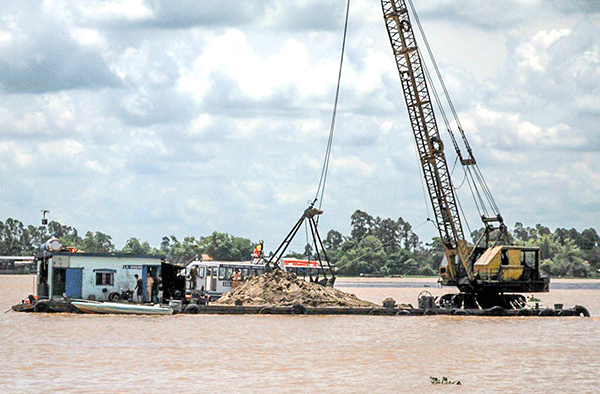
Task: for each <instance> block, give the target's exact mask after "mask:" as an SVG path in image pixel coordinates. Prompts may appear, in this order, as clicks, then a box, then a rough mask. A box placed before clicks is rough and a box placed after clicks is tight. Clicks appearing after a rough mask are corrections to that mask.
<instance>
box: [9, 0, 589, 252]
mask: <svg viewBox="0 0 600 394" xmlns="http://www.w3.org/2000/svg"><path fill="white" fill-rule="evenodd" d="M414 3H415V6H416V8H417V11H418V12H419V16H420V18H421V21H422V23H423V26H424V28H425V31H426V34H427V37H428V39H429V42H430V44H431V46H432V48H433V51H434V54H435V56H436V59H437V62H438V64H439V65H440V67H441V71H442V74H443V75H444V78H445V82H446V84H447V86H448V89H449V91H450V95H451V97H452V98H453V100H454V104H455V106H456V108H457V111H458V112H459V117H460V119H461V122H462V124H463V126H464V128H465V129H466V132H467V135H468V137H469V138H470V142H471V145H472V147H473V150H474V152H475V156H476V157H477V158H478V161H479V165H480V168H481V170H482V171H483V173H484V174H485V176H486V180H487V182H488V185H489V186H490V189H491V190H492V193H493V195H494V196H495V199H496V202H497V204H498V206H499V207H500V211H501V212H502V214H503V216H504V217H505V219H506V222H507V223H508V225H509V227H511V228H512V227H513V226H514V223H515V222H517V221H519V222H522V223H523V224H524V225H526V226H534V225H535V224H536V223H541V224H543V225H546V226H548V227H550V228H551V229H555V228H556V227H567V228H571V227H575V228H577V229H579V230H583V229H585V228H589V227H594V228H596V229H600V154H599V151H600V4H599V2H598V1H597V0H506V1H502V2H499V1H495V0H464V1H459V2H457V1H451V0H427V1H426V0H414ZM345 6H346V1H345V0H336V1H333V0H296V1H282V0H236V1H232V0H218V1H216V0H215V1H212V0H204V1H192V0H162V1H161V0H147V1H142V0H137V1H136V0H123V1H110V0H105V1H52V0H46V1H27V2H21V1H14V2H13V1H11V2H2V3H1V5H0V15H1V19H0V182H1V184H2V187H1V188H0V195H1V198H0V202H1V210H0V212H1V215H0V220H6V218H9V217H11V218H15V219H19V220H21V221H23V222H24V223H25V224H35V225H37V224H39V223H40V218H41V212H40V211H41V210H42V209H48V210H50V213H49V214H48V218H49V219H51V220H56V221H59V222H61V223H62V224H67V225H70V226H73V227H75V228H77V229H78V230H79V231H80V232H83V233H85V232H86V231H89V230H91V231H101V232H104V233H107V234H110V235H112V236H113V240H114V243H115V245H116V246H117V247H118V248H121V247H122V246H123V244H124V243H125V241H126V240H127V239H128V238H129V237H136V238H139V239H141V240H146V241H148V242H150V244H152V245H154V246H158V245H159V244H160V240H161V238H162V236H164V235H175V236H177V237H178V238H182V237H184V236H187V235H193V236H196V237H199V236H203V235H208V234H210V233H212V232H213V231H220V232H228V233H230V234H233V235H236V236H241V237H246V238H250V239H252V240H253V241H258V240H261V239H264V240H265V242H266V248H267V250H269V249H274V248H276V247H277V245H278V244H279V243H280V242H281V240H282V239H283V238H284V237H285V235H286V234H287V232H288V231H289V229H290V228H291V227H292V226H293V224H294V223H295V222H296V220H297V219H298V218H299V217H300V215H301V214H302V212H303V210H304V209H305V208H306V206H307V204H308V201H310V200H312V199H313V198H314V196H315V193H316V188H317V184H318V180H319V174H320V170H321V163H322V160H323V157H324V154H325V148H326V143H327V137H328V133H329V124H330V120H331V113H332V109H333V102H334V97H335V96H334V95H335V86H336V82H337V73H338V65H339V56H340V49H341V43H342V33H343V22H344V13H345ZM348 29H349V30H348V42H347V52H346V58H345V62H344V71H343V76H342V86H341V92H340V100H339V108H338V118H337V122H336V129H335V136H334V141H333V149H332V156H331V167H330V173H329V178H328V181H327V186H326V193H325V198H324V200H323V202H322V204H323V209H324V211H325V213H324V215H323V217H322V219H321V221H320V225H321V227H322V228H321V231H322V234H323V236H324V235H325V234H326V233H327V231H329V230H330V229H332V228H334V229H337V230H338V231H341V232H342V233H344V234H349V230H350V215H351V214H352V213H353V212H354V211H355V210H357V209H361V210H364V211H367V212H368V213H370V214H371V215H373V216H381V217H392V218H398V217H402V218H404V219H405V220H407V221H409V222H410V223H411V224H412V225H413V227H415V228H416V230H415V232H416V233H417V234H418V235H419V237H420V238H421V239H422V240H424V241H428V240H429V239H430V238H431V237H432V236H434V235H435V228H434V227H433V226H432V225H431V224H423V223H425V222H426V219H427V216H428V206H427V205H426V200H425V196H424V194H423V187H422V182H421V180H420V178H421V175H420V169H419V166H418V164H417V156H416V153H415V148H414V141H413V137H412V132H411V130H410V126H409V122H408V116H407V111H406V109H405V106H404V99H403V96H402V92H401V89H400V82H399V77H398V75H397V71H396V68H395V64H394V59H393V56H392V52H391V48H390V44H389V39H388V37H387V33H386V30H385V24H384V22H383V18H382V11H381V6H380V2H379V1H377V0H352V3H351V8H350V21H349V28H348ZM446 146H451V144H450V143H449V142H448V143H447V144H446ZM450 153H451V152H448V154H449V156H450V158H449V161H451V162H452V161H453V160H454V159H453V157H452V155H451V154H450ZM460 179H461V177H460V176H459V174H457V180H456V182H457V183H458V182H460ZM459 196H460V197H461V201H462V203H463V206H464V209H465V211H466V212H467V219H468V221H469V225H470V227H471V228H472V229H474V228H477V227H479V222H478V219H477V215H476V213H475V211H474V208H473V206H472V204H471V198H470V197H469V195H462V194H460V193H459ZM427 204H428V202H427ZM429 211H430V209H429ZM303 237H304V236H303V235H302V236H301V238H302V239H299V240H297V241H296V242H295V243H294V244H293V245H292V248H293V249H296V250H301V249H302V245H303V244H304V243H305V239H304V238H303Z"/></svg>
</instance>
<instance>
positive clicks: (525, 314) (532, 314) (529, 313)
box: [517, 308, 535, 316]
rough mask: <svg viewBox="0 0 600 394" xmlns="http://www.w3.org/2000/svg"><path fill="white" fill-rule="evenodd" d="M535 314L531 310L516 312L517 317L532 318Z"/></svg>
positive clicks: (522, 309)
mask: <svg viewBox="0 0 600 394" xmlns="http://www.w3.org/2000/svg"><path fill="white" fill-rule="evenodd" d="M534 315H535V312H534V311H532V310H531V309H525V308H521V309H519V310H518V311H517V316H534Z"/></svg>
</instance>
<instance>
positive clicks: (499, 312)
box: [486, 306, 506, 316]
mask: <svg viewBox="0 0 600 394" xmlns="http://www.w3.org/2000/svg"><path fill="white" fill-rule="evenodd" d="M486 315H487V316H504V315H506V311H505V310H504V308H502V307H501V306H493V307H491V308H490V309H488V310H486Z"/></svg>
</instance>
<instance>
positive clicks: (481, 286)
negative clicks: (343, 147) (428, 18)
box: [381, 0, 549, 308]
mask: <svg viewBox="0 0 600 394" xmlns="http://www.w3.org/2000/svg"><path fill="white" fill-rule="evenodd" d="M410 1H411V0H408V2H409V3H410V4H411V6H412V3H411V2H410ZM381 5H382V8H383V15H384V20H385V23H386V26H387V31H388V34H389V38H390V42H391V45H392V50H393V53H394V56H395V59H396V64H397V67H398V72H399V74H400V80H401V83H402V90H403V92H404V98H405V101H406V106H407V108H408V114H409V118H410V122H411V126H412V129H413V132H414V137H415V141H416V145H417V150H418V154H419V159H420V162H421V167H422V171H423V176H424V178H425V183H426V184H427V190H428V192H429V197H430V200H431V204H432V207H433V212H434V216H435V224H436V226H437V229H438V231H439V234H440V239H441V242H442V243H443V246H444V255H445V257H444V261H443V263H442V266H441V267H440V276H441V280H440V281H441V283H442V284H443V285H445V286H456V287H458V289H459V290H460V294H447V295H445V296H442V297H441V298H439V299H438V300H437V302H438V304H439V306H441V307H461V306H464V307H469V308H471V307H481V308H489V307H493V306H501V307H503V308H519V307H521V306H523V305H524V304H525V302H526V300H525V297H524V296H523V295H520V294H514V293H519V292H547V291H548V287H549V279H548V278H545V277H542V276H541V275H540V270H539V261H540V258H539V249H538V248H534V247H522V246H513V245H508V244H507V243H508V238H509V237H508V230H507V228H506V225H505V224H504V222H503V218H502V216H501V215H500V213H499V211H498V208H497V206H496V204H495V203H494V201H493V199H492V196H491V193H490V191H489V189H488V188H487V185H486V184H485V182H484V180H483V176H482V175H481V172H480V171H479V168H478V166H477V162H476V160H475V158H474V156H473V152H472V150H471V147H470V146H469V143H468V141H467V139H466V136H465V135H464V133H463V130H462V127H461V126H460V122H459V120H458V117H457V116H456V112H455V111H454V107H453V105H452V102H451V101H450V99H449V97H448V94H447V90H446V88H445V86H444V85H443V81H442V80H441V77H440V76H439V71H438V69H437V65H436V64H435V60H434V59H433V57H432V56H431V58H432V61H433V63H434V66H435V70H436V72H437V73H438V77H440V81H441V83H442V86H444V89H443V90H444V93H445V95H446V98H447V99H448V101H449V105H450V107H451V108H452V112H453V114H454V118H455V124H456V125H457V127H458V131H459V132H460V135H461V140H462V144H463V145H464V147H465V149H466V152H467V153H466V155H463V153H462V152H461V149H460V147H459V144H458V141H457V140H456V138H455V136H454V133H453V131H452V128H451V127H450V123H449V122H448V119H447V118H446V115H445V114H444V110H443V107H442V106H441V104H439V97H438V96H437V93H436V92H435V89H433V90H432V91H433V93H434V99H435V100H436V101H437V102H438V107H439V108H440V112H441V113H442V116H443V119H444V121H445V124H446V127H447V129H448V132H449V134H450V137H451V139H452V143H453V145H454V148H455V150H456V152H457V155H458V160H459V161H460V164H461V165H462V166H463V169H464V171H465V177H466V179H467V181H468V185H469V187H470V189H471V192H472V193H473V196H474V198H475V203H476V205H477V209H478V210H479V214H480V216H481V219H482V221H483V223H484V228H485V231H484V233H483V235H482V236H481V237H480V239H479V240H478V242H477V243H476V244H475V245H468V244H467V241H466V239H465V235H464V231H463V227H462V224H461V217H460V215H459V205H458V201H457V198H456V195H455V190H454V187H453V184H452V179H451V174H450V172H449V170H448V163H447V161H446V155H445V153H444V144H443V142H442V139H441V138H440V135H439V130H438V125H437V122H436V117H435V114H434V111H433V103H432V97H431V96H430V94H429V90H428V80H429V74H428V70H427V69H426V67H425V65H424V63H423V62H422V59H421V53H420V51H419V48H418V46H417V42H416V40H415V35H414V31H413V28H412V24H411V20H410V18H409V10H408V8H407V3H406V2H405V1H404V0H381ZM414 15H415V20H416V22H417V25H418V26H419V28H420V22H419V20H418V16H417V15H416V13H415V14H414ZM421 33H422V29H421ZM422 35H423V34H422ZM423 40H424V42H425V44H426V47H427V49H428V50H429V47H428V44H427V40H426V39H425V38H424V35H423ZM431 85H432V88H433V84H431Z"/></svg>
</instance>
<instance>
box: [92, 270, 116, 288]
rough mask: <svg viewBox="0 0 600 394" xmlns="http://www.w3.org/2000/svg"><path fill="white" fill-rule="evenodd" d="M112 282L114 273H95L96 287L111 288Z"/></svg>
mask: <svg viewBox="0 0 600 394" xmlns="http://www.w3.org/2000/svg"><path fill="white" fill-rule="evenodd" d="M114 282H115V273H114V272H96V286H112V285H113V284H114Z"/></svg>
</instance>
